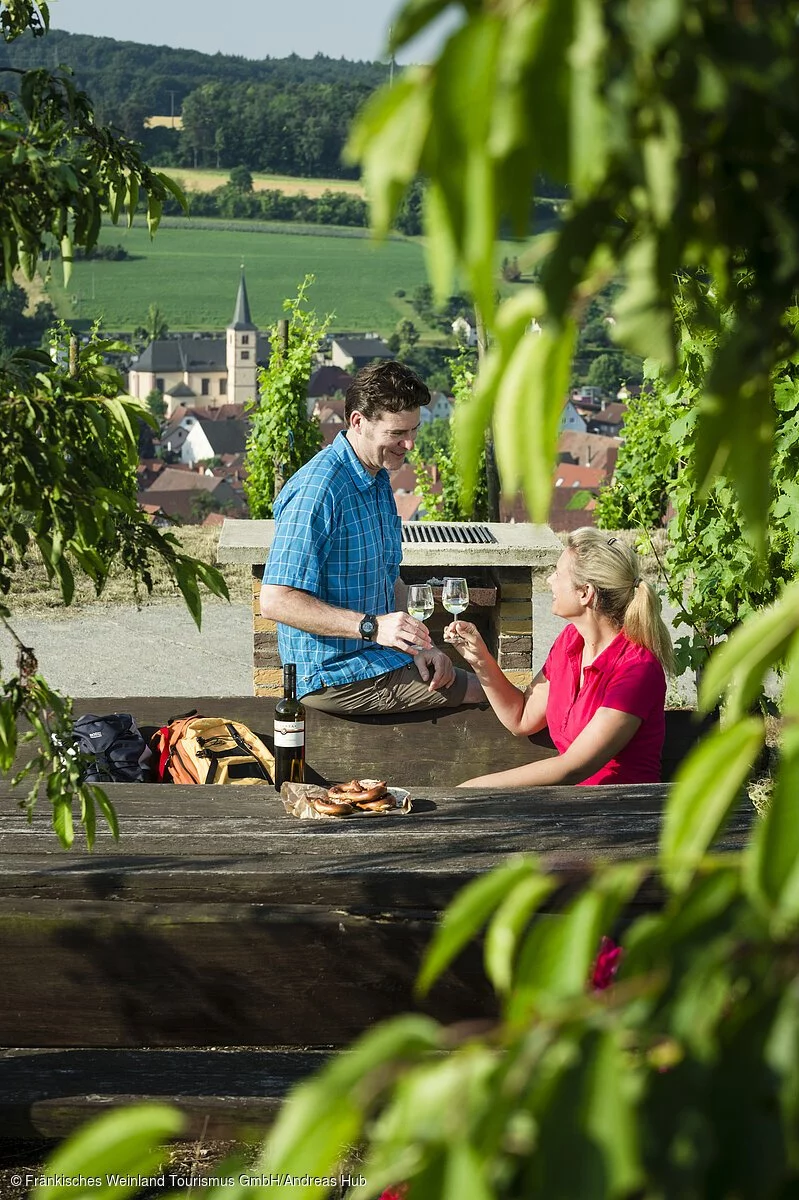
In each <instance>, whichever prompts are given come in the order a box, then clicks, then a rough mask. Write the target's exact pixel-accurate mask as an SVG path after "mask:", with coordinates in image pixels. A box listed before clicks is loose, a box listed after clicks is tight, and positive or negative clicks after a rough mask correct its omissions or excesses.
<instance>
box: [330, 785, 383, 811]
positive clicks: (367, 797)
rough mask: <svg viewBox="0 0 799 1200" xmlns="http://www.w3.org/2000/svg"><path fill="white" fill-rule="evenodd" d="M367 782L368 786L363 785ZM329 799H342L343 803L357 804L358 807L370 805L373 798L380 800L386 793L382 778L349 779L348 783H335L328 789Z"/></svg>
mask: <svg viewBox="0 0 799 1200" xmlns="http://www.w3.org/2000/svg"><path fill="white" fill-rule="evenodd" d="M364 784H368V786H366V787H365V786H364ZM327 794H328V798H329V799H330V800H338V801H339V802H340V801H342V800H343V801H344V803H345V804H357V806H358V807H359V808H363V807H364V806H365V805H371V804H372V803H373V801H375V800H381V799H383V798H384V797H385V794H386V781H385V780H384V779H376V780H371V779H369V780H364V781H363V782H362V781H361V780H360V779H351V780H350V782H349V783H337V784H335V785H334V786H333V787H332V788H330V790H329V791H328V793H327Z"/></svg>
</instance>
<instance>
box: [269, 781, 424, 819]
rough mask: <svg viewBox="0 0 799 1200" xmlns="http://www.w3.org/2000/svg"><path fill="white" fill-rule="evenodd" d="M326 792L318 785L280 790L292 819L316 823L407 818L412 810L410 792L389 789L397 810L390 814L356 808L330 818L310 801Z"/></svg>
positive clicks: (288, 787) (284, 785)
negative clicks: (364, 818) (314, 796)
mask: <svg viewBox="0 0 799 1200" xmlns="http://www.w3.org/2000/svg"><path fill="white" fill-rule="evenodd" d="M324 791H325V788H323V787H320V786H319V784H316V783H284V784H283V786H282V787H281V789H280V799H281V800H282V801H283V807H284V808H285V810H286V812H287V813H288V814H289V816H290V817H299V818H300V819H303V818H306V817H310V818H311V819H312V820H315V821H351V820H352V819H353V818H354V817H400V816H407V814H408V813H409V812H410V811H411V808H412V805H411V793H410V792H406V791H405V789H404V788H398V787H387V788H386V791H388V792H390V793H391V795H392V796H393V797H394V800H395V802H396V808H390V809H389V810H388V812H375V811H374V810H370V809H357V808H356V809H355V811H354V812H352V813H348V814H347V815H346V816H343V817H330V816H328V815H327V813H320V812H317V811H316V809H315V808H314V806H313V804H311V802H310V800H309V799H308V797H309V796H313V795H319V793H320V792H324Z"/></svg>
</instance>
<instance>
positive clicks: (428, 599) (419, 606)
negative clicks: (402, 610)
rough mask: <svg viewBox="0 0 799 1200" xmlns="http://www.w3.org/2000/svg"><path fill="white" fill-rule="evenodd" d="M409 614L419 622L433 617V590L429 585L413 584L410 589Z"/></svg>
mask: <svg viewBox="0 0 799 1200" xmlns="http://www.w3.org/2000/svg"><path fill="white" fill-rule="evenodd" d="M408 612H409V613H410V615H411V616H412V617H415V618H416V620H417V621H426V620H427V618H428V617H432V615H433V589H432V588H431V586H430V584H429V583H412V584H411V585H410V587H409V588H408Z"/></svg>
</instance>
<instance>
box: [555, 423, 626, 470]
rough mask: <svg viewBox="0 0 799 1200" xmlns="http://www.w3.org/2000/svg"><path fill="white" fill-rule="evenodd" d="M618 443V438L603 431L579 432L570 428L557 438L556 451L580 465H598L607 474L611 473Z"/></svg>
mask: <svg viewBox="0 0 799 1200" xmlns="http://www.w3.org/2000/svg"><path fill="white" fill-rule="evenodd" d="M620 445H621V441H620V440H619V438H615V437H608V436H607V435H606V434H603V433H579V432H577V431H576V430H571V429H569V430H566V431H564V432H563V433H562V434H561V435H560V437H559V438H558V451H559V452H560V453H561V454H568V455H569V456H570V457H571V458H573V459H575V460H576V462H577V463H579V464H580V465H581V466H584V467H598V468H599V469H601V470H604V471H606V472H607V474H608V475H611V474H612V470H611V469H610V468H611V466H615V464H616V455H617V454H618V448H619V446H620ZM611 460H612V462H611Z"/></svg>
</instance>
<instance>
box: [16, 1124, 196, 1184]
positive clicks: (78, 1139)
mask: <svg viewBox="0 0 799 1200" xmlns="http://www.w3.org/2000/svg"><path fill="white" fill-rule="evenodd" d="M185 1123H186V1122H185V1118H184V1116H183V1114H182V1113H180V1112H178V1110H177V1109H176V1108H170V1107H168V1106H167V1105H165V1104H144V1105H140V1106H131V1107H128V1108H122V1109H118V1110H117V1111H115V1112H110V1113H106V1114H104V1115H103V1116H102V1117H98V1118H97V1120H94V1121H92V1122H90V1124H88V1125H84V1126H83V1127H82V1128H81V1129H79V1130H78V1132H77V1133H75V1134H73V1135H72V1136H71V1137H70V1138H68V1139H67V1141H66V1142H64V1143H63V1144H62V1145H61V1146H59V1147H58V1149H57V1150H56V1151H55V1153H54V1154H53V1155H52V1157H51V1158H49V1159H48V1161H47V1163H46V1165H45V1166H44V1167H43V1168H42V1170H41V1174H42V1175H43V1176H46V1177H48V1178H53V1179H57V1178H58V1177H59V1176H61V1177H66V1178H67V1179H68V1180H72V1179H73V1178H74V1177H75V1176H77V1175H84V1176H91V1177H92V1178H95V1179H100V1180H101V1181H102V1182H101V1183H100V1185H99V1186H98V1187H97V1188H94V1187H93V1188H92V1189H91V1195H92V1197H96V1200H124V1198H125V1197H127V1196H135V1195H137V1194H138V1193H139V1192H140V1191H141V1188H140V1187H139V1185H138V1183H137V1182H136V1181H135V1177H136V1176H137V1175H143V1176H149V1175H152V1173H153V1171H154V1169H155V1168H156V1167H157V1166H158V1165H159V1163H160V1162H162V1161H163V1159H164V1157H165V1155H166V1151H165V1143H166V1142H167V1140H168V1139H170V1138H173V1137H176V1136H177V1134H179V1133H180V1132H181V1131H182V1130H183V1128H184V1127H185ZM125 1176H127V1177H128V1178H131V1177H132V1178H133V1182H132V1183H123V1182H119V1183H114V1182H113V1180H114V1178H115V1177H116V1178H119V1177H123V1178H124V1177H125ZM83 1194H84V1195H88V1192H84V1193H83ZM75 1195H76V1188H75V1186H74V1184H72V1183H71V1182H70V1183H58V1182H56V1183H52V1184H43V1185H42V1186H40V1187H37V1188H36V1189H35V1190H34V1192H33V1196H32V1200H75Z"/></svg>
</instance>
